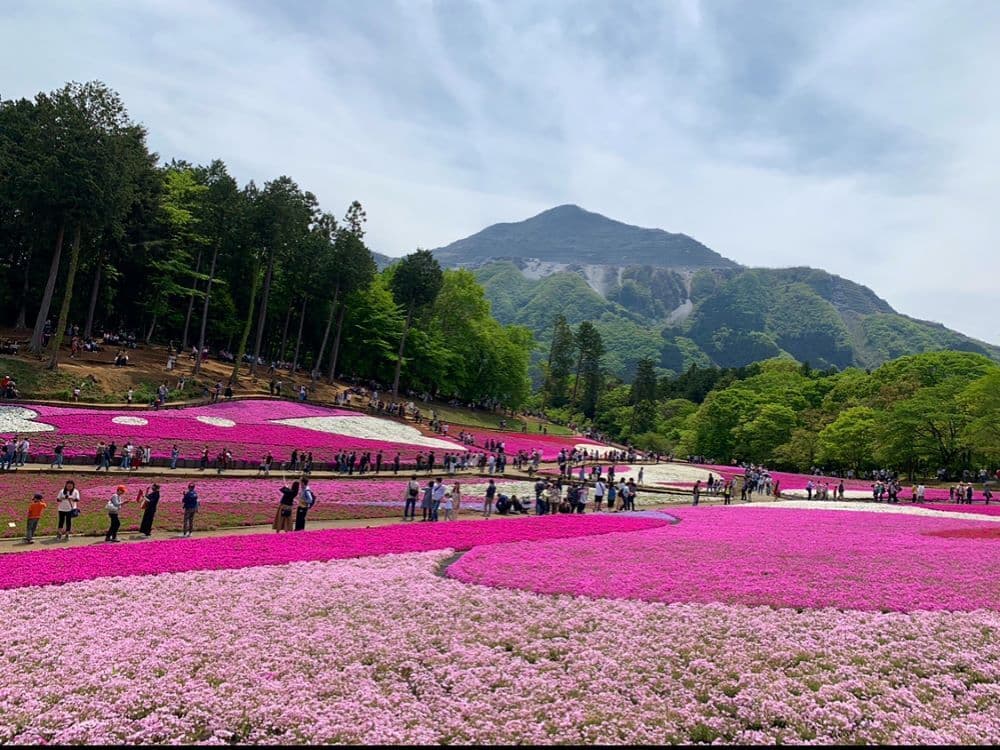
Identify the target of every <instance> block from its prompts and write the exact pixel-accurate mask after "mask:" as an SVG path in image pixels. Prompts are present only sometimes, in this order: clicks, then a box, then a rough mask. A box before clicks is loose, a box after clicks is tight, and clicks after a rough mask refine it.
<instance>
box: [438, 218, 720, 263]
mask: <svg viewBox="0 0 1000 750" xmlns="http://www.w3.org/2000/svg"><path fill="white" fill-rule="evenodd" d="M433 252H434V254H435V255H436V256H437V257H438V259H439V260H440V261H441V262H442V263H444V264H446V265H456V266H459V265H461V266H475V265H480V264H482V263H484V262H486V261H489V260H494V259H498V258H538V259H541V260H544V261H547V262H553V263H580V264H588V265H595V264H596V265H615V266H628V265H648V266H654V267H659V268H736V267H738V265H739V264H737V263H734V262H733V261H731V260H729V259H728V258H724V257H723V256H721V255H719V253H717V252H715V251H714V250H712V249H710V248H708V247H706V246H705V245H703V244H701V243H700V242H698V241H697V240H695V239H692V238H691V237H688V236H687V235H686V234H673V233H671V232H665V231H664V230H662V229H647V228H644V227H636V226H632V225H630V224H624V223H622V222H620V221H615V220H614V219H609V218H608V217H606V216H602V215H601V214H597V213H592V212H590V211H585V210H584V209H582V208H580V207H579V206H574V205H565V206H556V207H555V208H550V209H549V210H548V211H543V212H542V213H540V214H538V215H537V216H532V217H531V218H530V219H525V220H524V221H519V222H513V223H504V224H493V225H492V226H489V227H486V229H484V230H482V231H481V232H477V233H476V234H474V235H472V236H471V237H466V238H465V239H462V240H458V241H457V242H452V243H451V244H450V245H446V246H445V247H440V248H437V249H436V250H434V251H433Z"/></svg>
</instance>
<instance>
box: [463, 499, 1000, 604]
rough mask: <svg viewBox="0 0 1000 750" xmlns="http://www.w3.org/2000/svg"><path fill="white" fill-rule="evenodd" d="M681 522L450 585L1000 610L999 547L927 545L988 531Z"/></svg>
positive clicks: (506, 563) (549, 552)
mask: <svg viewBox="0 0 1000 750" xmlns="http://www.w3.org/2000/svg"><path fill="white" fill-rule="evenodd" d="M671 513H673V514H674V515H676V516H677V517H679V518H680V519H681V522H680V523H679V524H677V525H675V526H670V527H665V528H658V529H654V530H649V531H640V532H634V533H625V534H610V535H606V536H602V537H595V538H588V539H564V540H560V541H547V542H536V543H532V544H527V543H523V542H521V543H512V544H505V545H500V546H495V547H490V548H488V549H473V550H472V551H470V552H469V553H467V554H466V555H465V556H464V557H462V559H461V560H459V561H458V562H457V563H456V564H455V565H453V566H451V568H449V572H448V574H449V575H450V576H452V577H454V578H457V579H458V580H461V581H465V582H468V583H481V584H485V585H490V586H503V587H511V588H522V589H529V590H532V591H537V592H539V593H546V594H557V593H566V594H577V595H585V596H595V597H610V598H628V599H644V600H649V601H659V602H723V603H729V604H746V605H773V606H779V607H809V608H815V607H839V608H844V609H859V610H873V611H878V610H898V611H912V610H962V611H971V610H976V609H980V608H989V609H997V608H1000V554H998V552H1000V548H998V547H997V546H996V542H994V541H989V540H983V541H969V540H967V539H955V538H945V537H938V536H928V534H930V533H932V532H940V531H942V530H948V529H967V528H971V529H975V528H981V524H974V523H967V522H962V521H955V520H953V519H936V518H924V517H916V516H904V515H898V514H889V513H886V514H874V513H861V512H847V511H823V510H788V509H754V508H739V507H737V508H724V507H708V508H683V509H676V510H671ZM540 560H541V561H544V564H542V565H539V564H538V561H540ZM553 571H558V573H554V572H553Z"/></svg>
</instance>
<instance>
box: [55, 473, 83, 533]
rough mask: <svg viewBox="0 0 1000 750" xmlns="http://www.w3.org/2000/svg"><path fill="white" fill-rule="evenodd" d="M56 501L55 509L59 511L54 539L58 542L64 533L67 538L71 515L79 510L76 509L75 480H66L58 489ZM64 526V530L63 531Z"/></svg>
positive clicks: (78, 499) (77, 497)
mask: <svg viewBox="0 0 1000 750" xmlns="http://www.w3.org/2000/svg"><path fill="white" fill-rule="evenodd" d="M56 501H57V502H58V504H57V505H56V510H57V511H58V512H59V525H58V527H57V528H56V541H57V542H58V541H59V540H60V539H61V538H62V537H63V535H64V534H65V537H66V539H69V532H70V530H71V529H72V528H73V517H74V516H75V515H77V514H78V513H79V512H80V511H79V510H77V504H78V503H79V502H80V492H79V490H77V489H76V482H74V481H73V480H72V479H71V480H69V481H68V482H66V484H64V485H63V488H62V489H61V490H59V494H58V495H56ZM64 526H65V528H66V531H65V532H63V527H64Z"/></svg>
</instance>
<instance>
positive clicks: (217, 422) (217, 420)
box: [195, 417, 236, 427]
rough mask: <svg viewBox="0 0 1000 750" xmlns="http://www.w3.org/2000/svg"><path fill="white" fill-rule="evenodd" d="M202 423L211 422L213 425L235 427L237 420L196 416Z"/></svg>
mask: <svg viewBox="0 0 1000 750" xmlns="http://www.w3.org/2000/svg"><path fill="white" fill-rule="evenodd" d="M195 419H197V420H198V421H199V422H201V423H202V424H210V425H212V426H213V427H235V426H236V422H234V421H233V420H231V419H225V418H224V417H195Z"/></svg>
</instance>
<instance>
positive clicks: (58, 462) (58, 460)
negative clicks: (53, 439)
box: [49, 442, 66, 469]
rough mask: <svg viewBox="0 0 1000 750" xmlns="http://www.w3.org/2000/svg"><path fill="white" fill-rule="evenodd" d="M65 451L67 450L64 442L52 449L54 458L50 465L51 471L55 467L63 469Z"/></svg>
mask: <svg viewBox="0 0 1000 750" xmlns="http://www.w3.org/2000/svg"><path fill="white" fill-rule="evenodd" d="M64 450H66V446H65V444H63V443H62V442H59V443H57V444H56V447H55V448H53V449H52V453H53V456H52V463H51V464H49V468H50V469H51V468H53V467H55V468H57V469H61V468H62V467H63V451H64Z"/></svg>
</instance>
